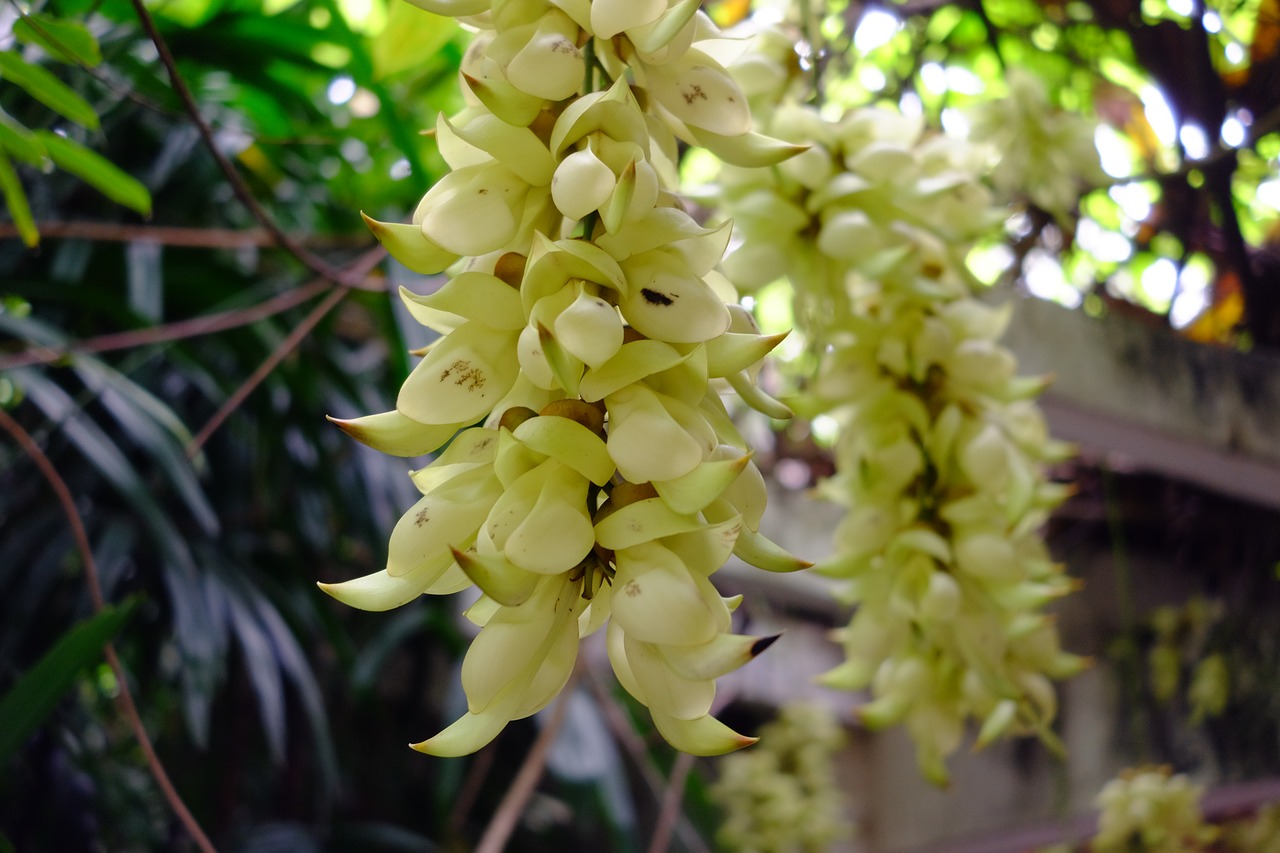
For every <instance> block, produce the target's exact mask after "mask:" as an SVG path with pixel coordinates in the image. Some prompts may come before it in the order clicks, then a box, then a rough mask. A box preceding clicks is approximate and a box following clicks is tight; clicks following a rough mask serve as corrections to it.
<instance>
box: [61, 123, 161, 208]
mask: <svg viewBox="0 0 1280 853" xmlns="http://www.w3.org/2000/svg"><path fill="white" fill-rule="evenodd" d="M36 137H37V138H38V139H39V140H40V141H41V142H43V143H44V147H45V150H47V151H48V152H49V156H50V157H52V158H53V162H54V163H57V164H58V166H59V167H61V168H63V169H65V170H67V171H68V172H70V173H71V174H73V175H75V176H76V177H78V178H80V179H81V180H83V181H84V182H85V183H87V184H89V185H90V186H92V187H94V188H95V189H97V190H98V191H99V192H101V193H102V194H103V195H105V196H106V197H107V198H109V199H111V200H112V201H114V202H116V203H118V204H123V205H124V206H125V207H127V208H129V209H130V210H136V211H137V212H138V213H141V214H142V215H143V216H150V215H151V193H149V192H147V188H146V187H145V186H143V185H142V182H141V181H139V180H138V179H137V178H134V177H133V176H132V175H129V174H127V173H126V172H124V171H123V170H122V169H120V168H119V167H118V166H116V165H115V164H114V163H112V162H111V161H110V160H108V159H107V158H106V157H103V156H102V155H101V154H98V153H97V152H96V151H90V150H89V149H88V148H85V147H84V146H83V145H81V144H80V143H78V142H72V141H71V140H70V139H67V138H66V137H65V136H59V135H58V134H56V133H52V132H50V131H47V130H37V131H36Z"/></svg>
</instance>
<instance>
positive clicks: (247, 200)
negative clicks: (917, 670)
mask: <svg viewBox="0 0 1280 853" xmlns="http://www.w3.org/2000/svg"><path fill="white" fill-rule="evenodd" d="M130 2H132V4H133V11H134V14H135V15H137V16H138V22H139V23H140V24H142V29H143V30H144V31H145V32H146V34H147V37H148V38H150V39H151V42H152V43H153V44H154V45H155V46H156V51H157V52H158V53H159V55H160V62H161V63H162V64H163V65H164V67H165V71H167V72H168V73H169V82H170V83H171V84H172V86H173V91H174V92H176V93H177V95H178V98H179V99H180V100H181V101H182V104H183V106H184V107H185V108H186V110H187V115H188V116H189V117H190V119H191V121H192V123H194V124H195V126H196V130H198V131H199V132H200V138H201V139H202V140H204V144H205V147H206V148H207V149H208V150H209V154H210V155H212V157H213V159H214V161H215V162H216V163H217V164H218V168H219V169H220V170H221V171H222V174H223V176H225V177H226V179H227V182H228V183H229V184H230V185H231V190H232V192H234V193H235V195H236V198H238V199H239V200H240V203H241V204H243V205H244V206H245V207H246V208H247V209H248V211H249V213H251V214H252V215H253V218H254V219H256V220H258V223H259V224H260V225H262V227H263V228H265V229H266V230H267V231H269V232H270V233H271V236H272V237H274V238H275V241H276V243H277V244H278V245H279V246H280V247H281V248H283V249H286V250H288V252H289V253H290V254H292V255H293V256H294V257H295V258H297V259H298V260H299V261H301V262H302V264H303V265H304V266H306V267H307V268H308V269H310V270H311V271H312V272H314V273H316V274H317V275H319V276H323V277H324V278H326V279H328V280H330V281H336V282H340V283H342V284H351V283H352V281H350V280H349V279H348V278H346V277H345V276H346V274H345V273H343V272H342V271H341V270H339V269H337V268H336V267H334V266H333V265H331V264H330V263H329V262H328V261H326V260H325V259H324V258H321V257H319V256H318V255H315V254H313V253H312V252H310V251H309V250H308V249H306V248H305V247H304V246H301V245H299V244H298V242H297V241H296V240H294V239H293V238H292V237H290V236H289V235H288V234H286V233H285V232H284V230H282V229H281V228H280V226H279V225H277V224H276V223H275V220H273V219H272V218H271V215H270V214H269V213H267V211H266V209H265V208H263V206H262V205H261V204H259V203H258V200H257V199H256V198H254V196H253V193H252V192H250V191H249V187H248V185H247V184H245V182H244V178H242V177H241V176H240V173H239V172H237V171H236V168H235V166H233V165H232V164H231V161H230V160H228V159H227V156H226V155H225V154H223V153H222V149H220V148H219V147H218V143H217V141H216V140H215V139H214V138H213V130H212V129H211V128H210V127H209V123H208V122H206V121H205V120H204V116H202V115H201V114H200V107H199V105H198V104H196V100H195V97H194V96H192V94H191V89H190V88H189V87H188V86H187V81H186V80H184V79H183V77H182V74H181V73H180V72H179V71H178V65H177V63H176V62H175V61H174V59H173V54H172V53H170V52H169V45H168V44H167V43H166V42H165V40H164V37H163V36H161V35H160V30H158V29H157V28H156V23H155V20H154V19H152V17H151V13H150V12H148V11H147V7H146V6H145V5H143V0H130Z"/></svg>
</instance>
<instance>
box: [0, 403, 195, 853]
mask: <svg viewBox="0 0 1280 853" xmlns="http://www.w3.org/2000/svg"><path fill="white" fill-rule="evenodd" d="M0 427H3V428H4V430H5V431H6V432H8V433H9V434H10V435H11V436H13V439H14V441H16V442H17V443H18V446H19V447H21V448H22V450H23V451H24V452H25V453H26V454H27V456H29V457H30V458H31V460H32V461H33V462H35V463H36V467H37V468H39V469H40V473H41V474H43V475H44V478H45V480H47V481H48V483H49V486H50V487H51V488H52V489H53V491H54V494H56V495H57V498H58V503H59V504H61V505H62V511H63V512H64V513H65V514H66V516H67V522H68V523H69V524H70V525H71V535H72V538H73V539H74V540H75V543H76V550H78V551H79V552H80V559H81V560H83V561H84V575H85V581H86V582H87V583H88V585H89V600H90V601H91V602H92V603H93V610H94V612H95V613H101V612H102V610H103V608H105V607H106V602H105V600H104V599H103V595H102V583H101V582H100V580H99V578H98V565H97V563H95V562H94V559H93V549H92V548H91V547H90V546H89V534H88V533H86V532H85V529H84V522H83V521H82V520H81V519H80V513H79V511H78V510H77V509H76V503H75V498H73V497H72V495H71V489H70V488H68V486H67V483H66V480H64V479H62V475H61V474H59V473H58V469H57V468H55V467H54V465H53V463H52V462H51V461H50V460H49V457H48V456H46V455H45V454H44V451H43V450H41V449H40V445H38V444H37V443H36V441H35V439H34V438H32V437H31V434H30V433H28V432H27V431H26V430H25V429H23V428H22V425H21V424H19V423H18V422H17V421H16V420H14V419H13V417H12V416H11V415H10V414H9V413H8V412H6V411H5V410H4V409H3V408H0ZM104 654H105V656H106V659H107V664H108V665H109V666H110V667H111V671H112V673H114V674H115V678H116V684H117V685H118V686H119V692H118V693H117V694H116V702H117V703H118V704H119V706H120V712H121V713H122V714H124V716H125V718H126V719H127V720H128V721H129V726H130V728H132V729H133V734H134V737H136V738H137V739H138V745H139V746H141V747H142V752H143V754H144V755H145V756H146V759H147V767H148V768H150V770H151V775H152V777H153V778H154V779H155V780H156V784H157V785H159V786H160V791H161V793H163V794H164V798H165V799H166V800H167V801H168V802H169V807H170V808H172V809H173V812H174V814H176V815H177V817H178V820H179V821H180V822H181V823H182V825H183V826H184V827H185V828H186V830H187V832H188V833H189V834H190V835H191V838H192V840H193V841H195V843H196V846H197V847H199V848H200V850H201V851H203V853H217V850H216V848H214V846H213V843H212V842H210V841H209V838H208V836H206V835H205V834H204V830H202V829H201V828H200V824H199V823H198V822H197V821H196V819H195V817H194V816H193V815H192V814H191V811H190V810H189V809H188V808H187V805H186V803H184V802H183V801H182V797H181V795H179V794H178V790H177V789H176V788H175V787H174V786H173V782H172V781H170V779H169V774H168V773H166V772H165V769H164V764H162V763H161V761H160V757H159V756H158V755H156V750H155V747H154V746H153V745H152V743H151V738H150V737H149V736H148V735H147V730H146V728H145V727H144V726H143V725H142V718H141V717H140V716H139V715H138V708H137V706H136V705H135V704H134V702H133V694H132V693H131V692H130V691H129V679H128V675H127V673H126V672H125V670H124V666H123V664H121V663H120V658H119V657H118V656H117V655H116V650H115V647H114V646H113V645H112V644H111V643H107V645H106V648H105V649H104Z"/></svg>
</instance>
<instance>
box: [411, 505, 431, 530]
mask: <svg viewBox="0 0 1280 853" xmlns="http://www.w3.org/2000/svg"><path fill="white" fill-rule="evenodd" d="M430 518H431V517H430V514H429V513H428V512H427V510H426V508H425V507H424V508H423V509H421V510H420V511H419V512H418V514H417V515H416V516H415V517H414V519H413V523H414V525H416V526H417V527H421V526H422V525H424V524H426V523H427V522H428V521H429V520H430Z"/></svg>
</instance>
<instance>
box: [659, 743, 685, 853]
mask: <svg viewBox="0 0 1280 853" xmlns="http://www.w3.org/2000/svg"><path fill="white" fill-rule="evenodd" d="M692 769H693V756H692V755H690V754H689V753H687V752H680V753H677V754H676V762H675V764H674V765H672V767H671V778H670V779H668V780H667V791H666V793H665V794H663V796H662V809H661V810H660V811H659V812H658V825H657V826H656V827H655V828H654V830H653V839H652V840H651V841H650V842H649V853H666V850H667V848H668V847H670V846H671V831H672V830H673V829H675V826H676V822H677V821H678V820H679V819H680V803H681V801H683V800H684V783H685V780H686V779H688V778H689V771H690V770H692Z"/></svg>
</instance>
